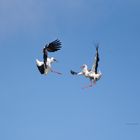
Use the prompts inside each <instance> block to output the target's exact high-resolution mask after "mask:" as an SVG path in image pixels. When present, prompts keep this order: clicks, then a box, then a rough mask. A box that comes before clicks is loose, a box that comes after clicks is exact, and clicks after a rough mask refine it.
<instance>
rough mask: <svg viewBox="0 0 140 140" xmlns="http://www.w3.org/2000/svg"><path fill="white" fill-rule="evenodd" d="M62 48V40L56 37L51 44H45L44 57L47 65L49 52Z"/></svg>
mask: <svg viewBox="0 0 140 140" xmlns="http://www.w3.org/2000/svg"><path fill="white" fill-rule="evenodd" d="M60 48H61V42H60V40H58V39H56V40H55V41H53V42H51V43H49V45H47V44H46V45H45V47H44V49H43V59H44V64H45V66H46V62H47V58H48V52H55V51H58V50H60Z"/></svg>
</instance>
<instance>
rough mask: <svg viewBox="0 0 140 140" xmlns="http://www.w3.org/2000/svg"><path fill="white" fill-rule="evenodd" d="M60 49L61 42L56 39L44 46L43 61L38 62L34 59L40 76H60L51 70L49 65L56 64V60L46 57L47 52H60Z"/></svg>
mask: <svg viewBox="0 0 140 140" xmlns="http://www.w3.org/2000/svg"><path fill="white" fill-rule="evenodd" d="M60 48H61V42H60V40H58V39H56V40H54V41H53V42H51V43H49V44H48V45H47V44H46V45H45V47H44V48H43V61H39V60H38V59H36V65H37V68H38V70H39V72H40V73H41V74H45V75H47V74H48V73H49V72H54V73H57V74H61V73H60V72H56V71H54V70H52V67H51V64H52V63H53V62H57V60H56V59H55V58H54V57H50V58H49V57H48V52H55V51H58V50H60Z"/></svg>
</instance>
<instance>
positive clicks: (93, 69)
mask: <svg viewBox="0 0 140 140" xmlns="http://www.w3.org/2000/svg"><path fill="white" fill-rule="evenodd" d="M98 48H99V45H98V44H97V45H96V54H95V58H94V64H93V66H92V71H93V72H95V73H96V74H97V69H98V63H99V60H100V59H99V53H98Z"/></svg>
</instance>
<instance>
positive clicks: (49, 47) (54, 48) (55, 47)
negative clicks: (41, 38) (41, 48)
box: [45, 39, 61, 52]
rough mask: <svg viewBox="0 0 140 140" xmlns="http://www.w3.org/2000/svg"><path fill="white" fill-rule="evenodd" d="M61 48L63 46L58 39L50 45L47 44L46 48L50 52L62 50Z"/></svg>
mask: <svg viewBox="0 0 140 140" xmlns="http://www.w3.org/2000/svg"><path fill="white" fill-rule="evenodd" d="M60 48H61V42H60V40H58V39H56V40H55V41H53V42H51V43H49V45H46V46H45V49H46V50H47V51H48V52H55V51H58V50H60Z"/></svg>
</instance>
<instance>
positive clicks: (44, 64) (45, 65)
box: [36, 39, 102, 87]
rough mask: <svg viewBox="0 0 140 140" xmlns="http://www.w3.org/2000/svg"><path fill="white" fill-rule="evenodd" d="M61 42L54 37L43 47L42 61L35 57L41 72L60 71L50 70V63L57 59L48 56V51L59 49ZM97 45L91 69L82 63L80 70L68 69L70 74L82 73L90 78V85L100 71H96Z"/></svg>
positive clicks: (98, 76)
mask: <svg viewBox="0 0 140 140" xmlns="http://www.w3.org/2000/svg"><path fill="white" fill-rule="evenodd" d="M61 47H62V46H61V42H60V40H58V39H56V40H55V41H53V42H51V43H49V44H46V45H45V47H44V48H43V61H39V60H38V59H36V65H37V68H38V70H39V72H40V73H41V74H45V75H47V74H48V73H49V72H54V73H57V74H61V73H60V72H57V71H54V70H52V67H51V65H52V63H53V62H57V60H56V59H55V58H54V57H48V52H55V51H58V50H60V49H61ZM98 48H99V46H98V45H97V46H96V54H95V60H94V64H93V66H92V68H91V69H88V67H87V65H86V64H84V65H82V66H81V69H82V70H81V72H75V71H73V70H71V71H70V73H71V74H72V75H83V76H85V77H86V78H89V80H90V85H89V86H90V87H91V86H92V85H93V84H95V83H96V81H98V80H99V79H100V78H101V76H102V73H101V72H100V71H98V63H99V53H98Z"/></svg>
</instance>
